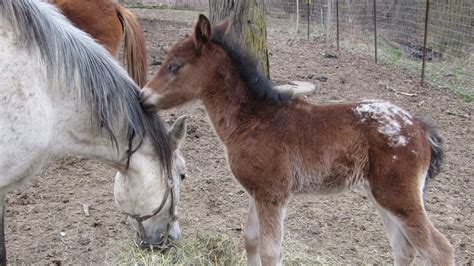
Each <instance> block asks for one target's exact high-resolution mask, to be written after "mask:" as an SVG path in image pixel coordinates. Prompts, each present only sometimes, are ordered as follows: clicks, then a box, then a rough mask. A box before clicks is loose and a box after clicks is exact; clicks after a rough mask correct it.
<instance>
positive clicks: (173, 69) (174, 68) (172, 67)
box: [168, 63, 180, 74]
mask: <svg viewBox="0 0 474 266" xmlns="http://www.w3.org/2000/svg"><path fill="white" fill-rule="evenodd" d="M179 68H180V65H178V64H173V63H171V64H169V65H168V70H169V71H170V72H171V73H173V74H176V72H178V70H179Z"/></svg>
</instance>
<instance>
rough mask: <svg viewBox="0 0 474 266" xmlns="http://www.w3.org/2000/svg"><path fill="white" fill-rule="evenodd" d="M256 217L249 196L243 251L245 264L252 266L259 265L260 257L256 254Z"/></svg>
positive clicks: (252, 201) (257, 230)
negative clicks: (244, 252) (245, 259)
mask: <svg viewBox="0 0 474 266" xmlns="http://www.w3.org/2000/svg"><path fill="white" fill-rule="evenodd" d="M258 232H259V224H258V216H257V210H256V209H255V202H254V200H253V198H252V197H251V196H249V217H248V220H247V226H246V227H245V232H244V238H245V251H246V252H247V264H248V265H252V266H258V265H261V262H260V255H259V254H258V238H259V237H258Z"/></svg>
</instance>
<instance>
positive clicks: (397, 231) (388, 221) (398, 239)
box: [377, 206, 416, 266]
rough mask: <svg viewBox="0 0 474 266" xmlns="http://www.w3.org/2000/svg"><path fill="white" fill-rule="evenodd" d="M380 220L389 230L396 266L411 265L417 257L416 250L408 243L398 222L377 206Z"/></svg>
mask: <svg viewBox="0 0 474 266" xmlns="http://www.w3.org/2000/svg"><path fill="white" fill-rule="evenodd" d="M377 209H378V211H379V214H380V218H381V219H382V222H383V224H384V226H385V229H386V230H387V234H388V238H389V240H390V246H391V247H392V251H393V256H394V260H395V261H394V264H395V266H402V265H410V264H411V263H412V262H413V259H414V258H415V255H416V250H415V248H414V247H413V245H412V244H411V243H410V242H409V241H408V239H407V238H406V236H405V234H404V233H403V231H402V229H401V228H400V227H399V225H398V224H397V221H396V220H395V219H393V217H391V214H390V213H388V212H387V211H385V210H384V209H383V208H382V207H380V206H377Z"/></svg>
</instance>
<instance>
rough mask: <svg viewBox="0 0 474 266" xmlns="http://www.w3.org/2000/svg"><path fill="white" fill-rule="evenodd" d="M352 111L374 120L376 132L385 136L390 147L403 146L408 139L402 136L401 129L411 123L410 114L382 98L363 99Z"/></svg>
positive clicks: (363, 119) (363, 118)
mask: <svg viewBox="0 0 474 266" xmlns="http://www.w3.org/2000/svg"><path fill="white" fill-rule="evenodd" d="M353 111H354V113H355V114H356V115H357V116H359V117H362V120H361V121H366V119H367V118H371V119H373V120H375V121H376V122H377V123H378V124H379V126H378V128H377V130H378V132H379V133H381V134H383V135H385V136H387V137H388V139H389V143H390V145H391V146H392V147H398V146H405V145H407V143H408V141H409V139H408V137H406V136H404V135H403V133H402V132H401V129H402V128H403V127H404V126H407V125H413V121H412V116H411V115H410V114H409V113H408V112H407V111H405V110H403V109H402V108H400V107H398V106H396V105H394V104H392V103H390V102H388V101H384V100H364V101H363V102H361V103H359V104H358V105H357V106H356V107H355V108H354V109H353Z"/></svg>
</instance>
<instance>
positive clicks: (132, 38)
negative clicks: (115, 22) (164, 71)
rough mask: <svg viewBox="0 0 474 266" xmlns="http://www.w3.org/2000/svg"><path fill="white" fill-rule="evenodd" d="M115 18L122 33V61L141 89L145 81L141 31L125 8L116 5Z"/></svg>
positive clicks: (144, 52) (143, 42)
mask: <svg viewBox="0 0 474 266" xmlns="http://www.w3.org/2000/svg"><path fill="white" fill-rule="evenodd" d="M115 6H116V10H117V16H118V17H119V19H120V22H121V23H122V26H123V32H124V42H125V43H124V59H126V61H127V62H126V63H127V71H128V73H129V74H130V76H131V77H132V79H133V80H135V82H136V83H137V85H138V86H139V87H140V88H142V87H143V86H144V85H145V83H146V81H147V57H148V54H147V50H146V44H145V36H144V34H143V29H142V27H141V26H140V24H139V23H138V21H137V18H136V17H135V15H133V14H132V13H131V12H130V11H128V10H127V9H126V8H125V7H123V6H121V5H119V4H116V5H115Z"/></svg>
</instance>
